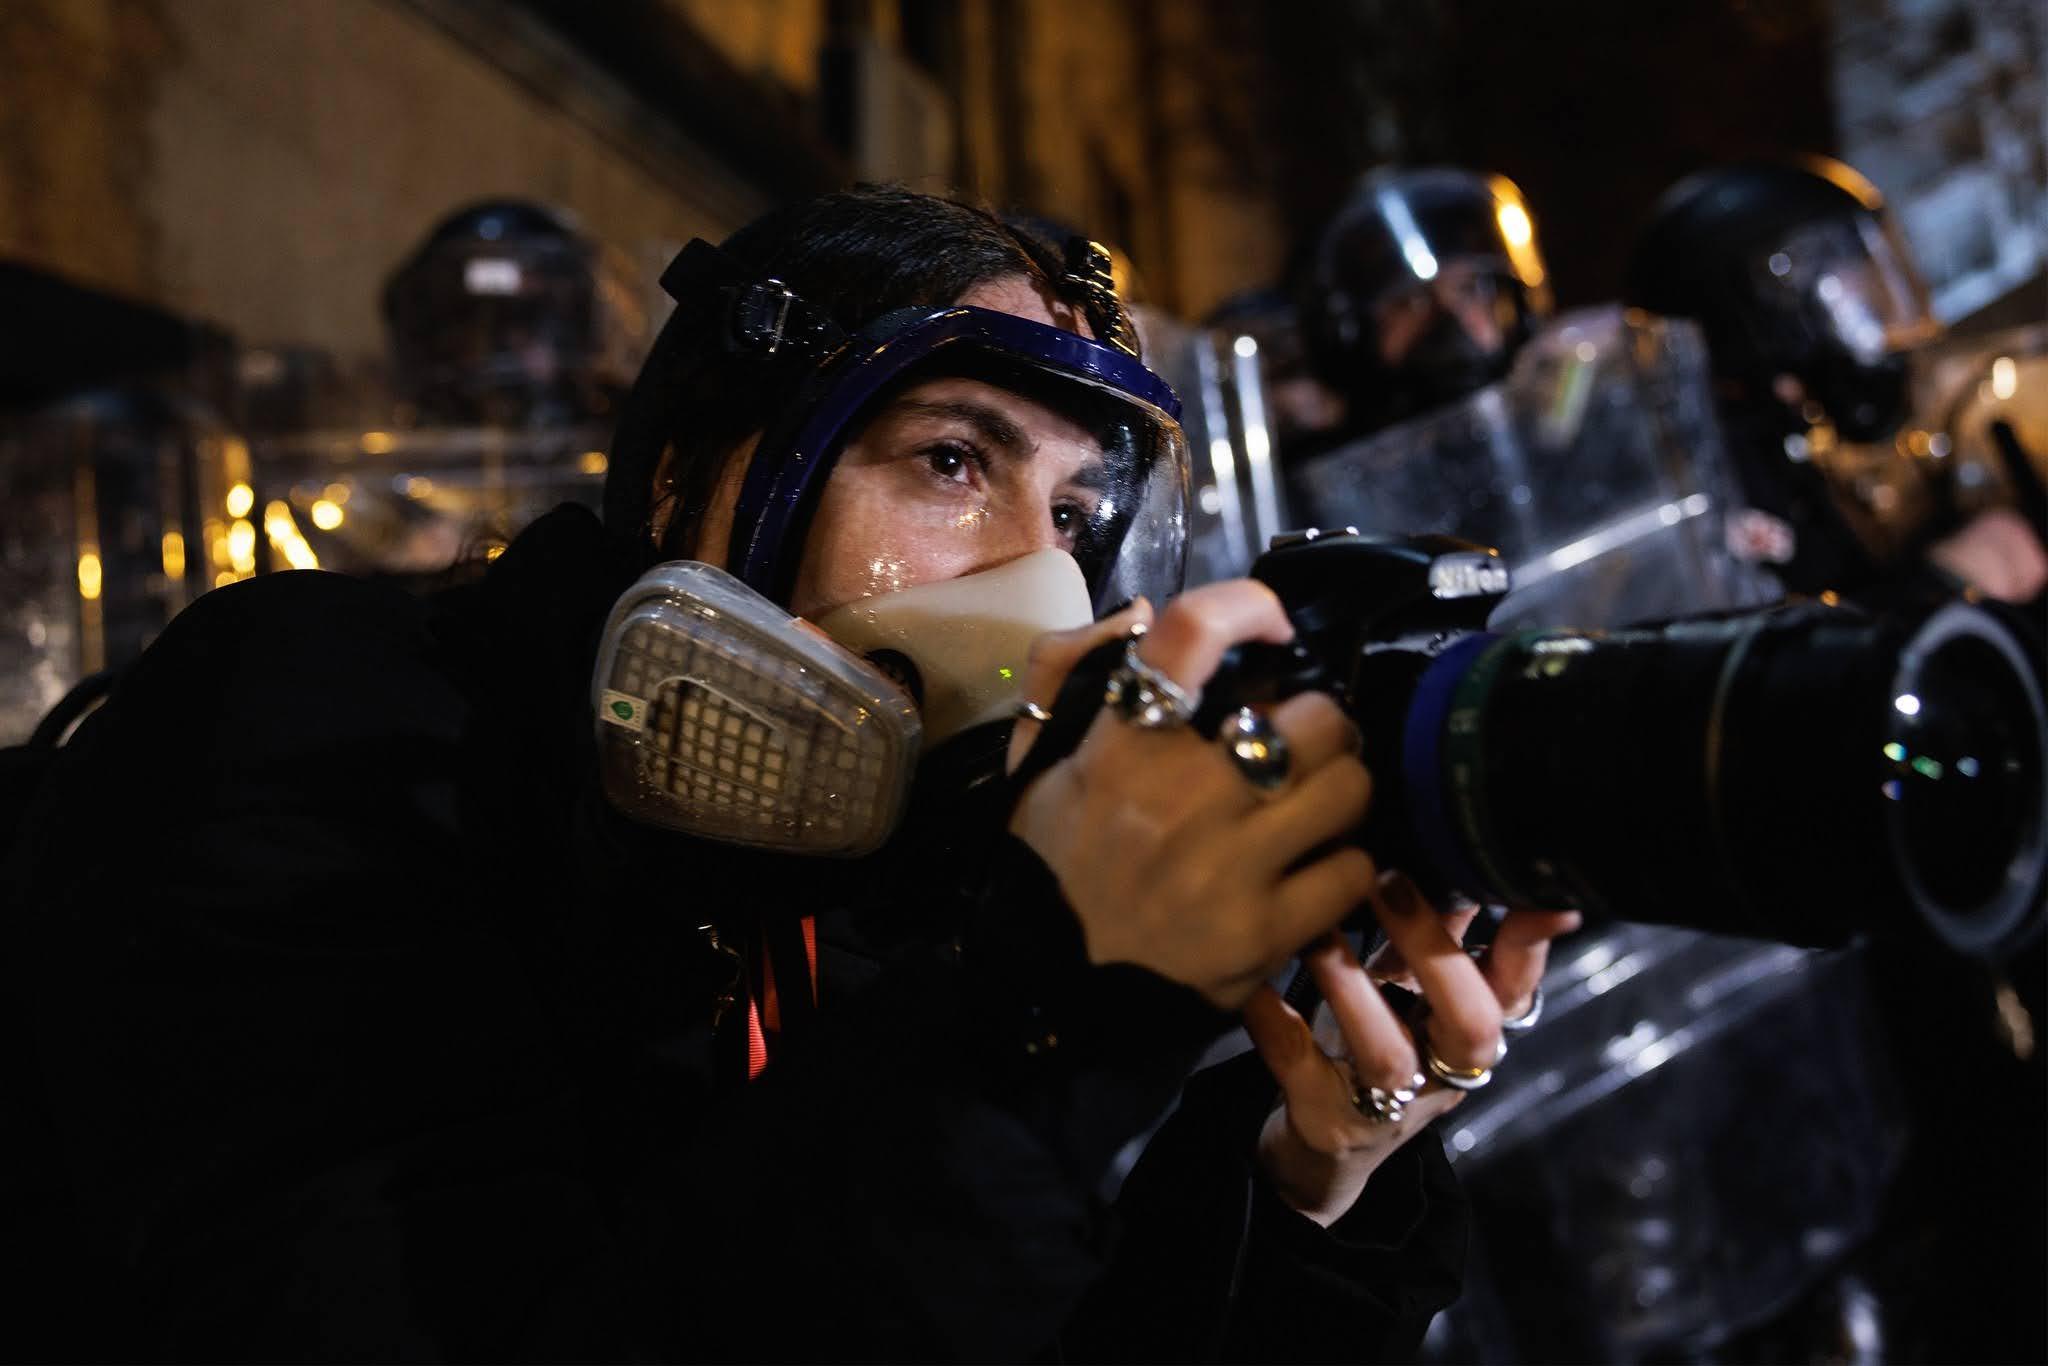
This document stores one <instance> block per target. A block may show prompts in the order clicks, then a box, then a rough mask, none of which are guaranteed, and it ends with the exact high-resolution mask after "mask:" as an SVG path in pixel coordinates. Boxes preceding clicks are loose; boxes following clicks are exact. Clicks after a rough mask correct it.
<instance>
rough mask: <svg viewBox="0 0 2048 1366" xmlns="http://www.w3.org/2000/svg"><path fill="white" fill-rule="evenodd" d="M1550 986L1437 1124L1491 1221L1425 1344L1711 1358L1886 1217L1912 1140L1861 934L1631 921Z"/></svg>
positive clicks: (1515, 1352)
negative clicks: (1801, 934) (1538, 1009)
mask: <svg viewBox="0 0 2048 1366" xmlns="http://www.w3.org/2000/svg"><path fill="white" fill-rule="evenodd" d="M1544 989H1545V992H1546V996H1547V999H1546V1002H1545V1007H1544V1015H1543V1018H1542V1020H1541V1021H1540V1022H1539V1024H1538V1025H1537V1027H1536V1028H1535V1029H1534V1030H1533V1031H1532V1032H1530V1033H1529V1034H1527V1035H1525V1036H1523V1037H1521V1038H1519V1039H1517V1040H1515V1041H1514V1043H1513V1045H1512V1047H1511V1048H1510V1051H1509V1052H1510V1055H1509V1058H1508V1059H1507V1061H1506V1062H1504V1063H1503V1065H1502V1066H1501V1067H1500V1068H1499V1069H1498V1071H1497V1072H1496V1074H1495V1079H1494V1082H1493V1084H1492V1085H1491V1086H1489V1087H1488V1088H1487V1089H1486V1090H1485V1091H1482V1092H1479V1093H1477V1094H1475V1095H1474V1096H1472V1097H1471V1098H1470V1099H1469V1100H1468V1101H1467V1102H1466V1103H1465V1104H1464V1105H1462V1106H1460V1107H1459V1108H1458V1109H1457V1111H1455V1112H1454V1113H1453V1114H1452V1115H1451V1116H1450V1117H1449V1118H1448V1119H1447V1120H1446V1121H1445V1122H1444V1123H1443V1125H1442V1126H1441V1133H1442V1136H1443V1140H1444V1148H1445V1151H1446V1152H1447V1153H1448V1154H1449V1156H1450V1158H1451V1160H1452V1162H1453V1163H1454V1164H1455V1165H1456V1167H1457V1170H1458V1176H1459V1181H1460V1183H1461V1184H1462V1185H1463V1186H1464V1187H1465V1189H1466V1190H1467V1192H1468V1194H1469V1195H1470V1196H1471V1198H1472V1201H1473V1206H1474V1211H1475V1223H1476V1228H1475V1232H1474V1240H1473V1257H1472V1264H1471V1268H1470V1273H1469V1277H1468V1284H1467V1292H1466V1296H1465V1298H1464V1299H1463V1300H1462V1301H1461V1302H1460V1303H1459V1304H1458V1305H1456V1306H1454V1307H1453V1308H1452V1309H1451V1310H1449V1311H1448V1312H1447V1313H1446V1314H1445V1315H1444V1316H1443V1318H1442V1320H1441V1321H1440V1323H1439V1324H1438V1325H1437V1327H1436V1329H1435V1330H1434V1332H1433V1334H1432V1339H1433V1340H1432V1343H1431V1350H1430V1352H1429V1353H1428V1354H1429V1355H1430V1356H1431V1357H1433V1358H1434V1359H1436V1360H1448V1361H1619V1362H1626V1361H1644V1360H1695V1359H1703V1358H1702V1354H1711V1353H1713V1352H1714V1351H1715V1349H1716V1348H1717V1347H1719V1346H1720V1345H1721V1344H1722V1343H1724V1342H1725V1341H1727V1340H1728V1339H1729V1338H1730V1337H1731V1336H1733V1335H1735V1334H1736V1333H1738V1332H1741V1331H1744V1330H1746V1329H1749V1328H1752V1327H1754V1326H1755V1325H1757V1324H1760V1323H1763V1322H1766V1321H1768V1320H1771V1319H1773V1318H1775V1317H1776V1316H1778V1315H1780V1314H1781V1313H1783V1312H1784V1311H1785V1310H1786V1308H1787V1306H1789V1305H1791V1304H1792V1303H1793V1302H1794V1301H1796V1300H1798V1299H1799V1298H1800V1297H1802V1296H1803V1295H1805V1294H1807V1293H1808V1292H1809V1291H1811V1290H1812V1289H1813V1288H1814V1287H1815V1286H1816V1285H1817V1284H1819V1283H1820V1282H1822V1281H1823V1280H1825V1279H1826V1278H1828V1277H1830V1276H1831V1275H1832V1274H1833V1273H1834V1272H1835V1271H1836V1269H1837V1268H1838V1267H1839V1266H1840V1265H1841V1263H1842V1262H1843V1260H1844V1258H1845V1257H1846V1256H1847V1255H1848V1254H1849V1253H1850V1252H1852V1251H1853V1250H1854V1249H1855V1247H1856V1246H1857V1245H1858V1243H1859V1242H1861V1241H1862V1240H1863V1239H1864V1238H1865V1237H1866V1236H1867V1235H1868V1234H1869V1233H1870V1231H1871V1230H1872V1228H1873V1227H1874V1226H1875V1224H1876V1223H1877V1220H1878V1218H1879V1215H1880V1213H1881V1211H1882V1209H1883V1207H1884V1205H1883V1201H1884V1196H1885V1194H1886V1191H1887V1189H1888V1188H1889V1185H1890V1182H1891V1179H1892V1176H1893V1173H1894V1171H1895V1169H1896V1167H1897V1165H1898V1162H1899V1160H1900V1157H1901V1152H1902V1146H1903V1141H1904V1137H1903V1124H1902V1120H1901V1117H1900V1116H1901V1109H1900V1104H1899V1096H1898V1093H1897V1083H1896V1081H1895V1079H1894V1078H1893V1076H1892V1074H1891V1071H1890V1067H1889V1064H1888V1063H1887V1061H1886V1058H1885V1053H1884V1046H1883V1044H1882V1041H1881V1039H1880V1037H1879V1033H1878V1030H1877V1028H1876V1025H1875V1015H1874V1013H1873V1009H1872V1005H1871V1001H1870V994H1869V987H1868V985H1867V982H1866V980H1865V974H1864V969H1863V964H1862V960H1861V957H1860V954H1859V953H1858V952H1857V951H1853V950H1851V951H1843V952H1835V953H1815V952H1812V951H1810V950H1804V949H1796V948H1790V947H1787V946H1785V945H1779V944H1763V943H1757V942H1754V941H1749V940H1740V939H1726V938H1720V937H1716V936H1710V935H1701V934H1693V933H1689V932H1685V931H1679V930H1669V929H1663V928H1659V927H1651V926H1639V925H1626V926H1615V927H1609V928H1607V929H1605V930H1602V931H1598V932H1595V933H1592V934H1588V935H1584V936H1581V937H1579V938H1577V939H1575V940H1573V941H1570V942H1569V943H1567V944H1565V945H1561V946H1560V947H1559V950H1558V953H1557V955H1556V960H1555V962H1554V963H1553V965H1552V968H1551V970H1550V972H1549V973H1548V974H1547V976H1546V978H1545V982H1544ZM1704 1359H1712V1358H1711V1355H1707V1356H1706V1357H1705V1358H1704Z"/></svg>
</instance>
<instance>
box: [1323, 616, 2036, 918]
mask: <svg viewBox="0 0 2048 1366" xmlns="http://www.w3.org/2000/svg"><path fill="white" fill-rule="evenodd" d="M1402 693H1403V701H1404V706H1403V716H1404V721H1405V728H1404V732H1403V733H1404V742H1403V748H1402V751H1401V754H1400V756H1399V758H1400V766H1399V772H1400V775H1401V781H1400V784H1399V789H1398V790H1399V792H1400V800H1401V801H1402V803H1403V804H1404V807H1405V814H1406V817H1407V820H1406V826H1407V829H1406V831H1405V832H1404V833H1405V835H1406V838H1405V840H1404V841H1403V844H1404V847H1403V848H1401V849H1400V850H1399V851H1398V855H1397V857H1398V856H1406V857H1410V858H1412V859H1414V860H1415V861H1416V862H1419V863H1422V864H1425V865H1427V866H1428V868H1429V870H1430V873H1431V875H1433V878H1434V880H1435V881H1436V882H1437V883H1438V884H1439V885H1447V886H1452V887H1458V888H1460V889H1462V890H1465V891H1468V892H1471V893H1472V894H1474V895H1478V896H1482V897H1486V898H1490V899H1498V900H1504V901H1508V902H1510V903H1520V904H1535V905H1551V906H1563V905H1575V906H1580V907H1584V908H1586V909H1588V910H1591V911H1594V912H1596V913H1600V914H1606V915H1611V916H1613V917H1616V918H1620V919H1629V920H1646V921H1654V922H1661V923H1665V924H1675V925H1682V926H1687V927H1690V928H1694V929H1700V930H1706V931H1709V932H1723V933H1733V934H1745V935H1753V936H1757V937H1761V938H1770V939H1779V940H1784V941H1787V942H1792V943H1805V944H1833V943H1840V942H1843V941H1845V940H1847V939H1849V938H1851V937H1853V936H1856V935H1858V934H1862V933H1866V932H1874V933H1896V932H1901V931H1908V930H1910V931H1913V932H1918V933H1927V932H1931V933H1932V934H1933V935H1934V936H1935V937H1937V938H1938V939H1940V940H1941V941H1942V942H1944V943H1946V944H1947V945H1948V946H1950V947H1951V948H1953V949H1956V950H1958V951H1961V952H1968V953H1986V952H1992V951H1995V950H1996V949H1997V948H1998V947H1999V946H2000V945H2002V944H2005V943H2007V942H2009V941H2010V940H2011V939H2012V937H2013V936H2014V935H2015V934H2016V933H2017V932H2018V930H2019V928H2020V927H2021V925H2022V924H2023V923H2024V922H2025V921H2026V919H2027V918H2028V916H2029V914H2030V913H2032V912H2034V911H2037V910H2038V902H2039V899H2040V890H2041V888H2040V884H2041V880H2042V869H2043V864H2044V860H2048V821H2044V811H2043V805H2044V800H2043V791H2042V782H2043V773H2044V744H2048V740H2044V731H2048V724H2044V718H2043V710H2042V702H2041V694H2040V689H2039V687H2038V686H2037V685H2036V683H2035V681H2034V677H2033V674H2032V671H2031V669H2030V667H2029V666H2028V663H2027V660H2026V658H2025V656H2024V654H2023V653H2022V652H2021V649H2020V647H2019V646H2018V645H2017V644H2016V643H2015V641H2014V640H2013V637H2012V636H2011V634H2010V633H2009V632H2008V631H2007V630H2006V629H2005V628H2004V627H2003V626H2001V625H1999V624H1998V623H1997V622H1996V621H1994V620H1993V619H1992V618H1991V617H1989V616H1988V615H1986V614H1985V613H1983V612H1981V611H1979V610H1978V609H1976V608H1973V607H1969V606H1966V605H1963V604H1956V605H1954V606H1950V607H1945V608H1943V609H1941V611H1939V612H1937V613H1936V614H1934V615H1933V616H1932V617H1930V618H1928V619H1927V620H1926V621H1924V622H1922V623H1920V624H1919V625H1918V626H1917V627H1916V626H1914V625H1912V624H1911V623H1901V622H1898V621H1895V620H1891V619H1885V618H1876V617H1871V616H1868V615H1865V614H1864V613H1862V612H1860V611H1856V610H1854V609H1850V608H1843V607H1828V606H1823V605H1822V604H1819V603H1802V604H1797V605H1793V606H1788V607H1782V608H1777V609H1773V610H1770V611H1766V612H1762V613H1756V614H1747V615H1739V616H1729V617H1718V618H1708V619H1701V620H1689V621H1679V622H1674V623H1671V624H1669V625H1665V626H1662V627H1656V628H1644V629H1635V630H1627V631H1618V632H1613V633H1609V634H1604V635H1593V634H1581V633H1576V632H1563V631H1557V632H1526V633H1523V634H1521V635H1517V636H1510V637H1475V636H1468V637H1465V638H1463V639H1461V640H1458V641H1456V642H1454V643H1453V644H1452V645H1451V646H1450V647H1449V648H1447V649H1444V650H1443V651H1442V652H1441V653H1439V654H1438V655H1437V656H1436V657H1435V659H1434V661H1433V662H1432V663H1430V664H1429V665H1428V666H1427V667H1426V668H1424V669H1423V670H1422V671H1421V672H1420V673H1419V675H1417V676H1416V677H1415V680H1414V683H1413V686H1412V687H1410V688H1407V689H1404V690H1402ZM1378 695H1379V697H1381V698H1382V699H1384V698H1385V697H1386V696H1387V694H1386V692H1385V691H1380V692H1379V693H1378ZM1360 710H1361V713H1362V715H1361V720H1362V722H1363V723H1364V724H1365V725H1366V727H1367V734H1368V735H1370V734H1371V733H1372V732H1371V726H1372V725H1373V724H1375V723H1376V722H1377V723H1381V724H1384V718H1376V717H1374V716H1373V715H1372V714H1371V712H1372V709H1371V708H1370V707H1369V706H1368V707H1363V708H1361V709H1360ZM1379 825H1380V829H1381V830H1382V831H1384V830H1386V829H1387V825H1388V822H1386V821H1385V820H1381V821H1380V823H1379ZM1376 852H1380V851H1378V850H1376ZM1382 857H1385V855H1384V854H1382ZM1389 861H1393V860H1389Z"/></svg>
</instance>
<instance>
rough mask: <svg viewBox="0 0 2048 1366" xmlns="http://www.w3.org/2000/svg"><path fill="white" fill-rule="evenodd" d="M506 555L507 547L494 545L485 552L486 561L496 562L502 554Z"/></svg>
mask: <svg viewBox="0 0 2048 1366" xmlns="http://www.w3.org/2000/svg"><path fill="white" fill-rule="evenodd" d="M504 553H505V547H504V546H502V545H494V546H491V547H489V548H488V549H486V550H485V551H484V558H485V559H486V560H495V559H497V558H498V557H499V556H500V555H502V554H504Z"/></svg>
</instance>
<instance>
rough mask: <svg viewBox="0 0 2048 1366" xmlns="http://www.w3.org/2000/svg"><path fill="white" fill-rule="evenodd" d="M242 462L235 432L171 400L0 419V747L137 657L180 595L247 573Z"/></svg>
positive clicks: (83, 404)
mask: <svg viewBox="0 0 2048 1366" xmlns="http://www.w3.org/2000/svg"><path fill="white" fill-rule="evenodd" d="M249 463H250V462H249V449H248V446H247V445H246V444H245V443H244V442H243V440H242V439H241V437H240V435H239V434H238V433H236V432H234V431H233V430H232V429H230V428H229V427H228V426H227V425H226V424H225V423H223V422H222V421H221V419H220V418H219V417H218V416H217V415H215V414H214V413H213V412H212V411H211V410H209V409H208V408H206V407H205V406H204V405H202V404H200V403H198V402H197V401H196V400H194V399H192V398H191V397H190V396H189V395H186V394H183V393H180V392H178V391H177V390H175V389H172V388H168V387H165V388H159V387H154V386H149V385H142V384H136V385H129V386H125V387H121V388H112V389H103V390H97V391H94V392H91V393H86V394H81V395H76V396H74V397H72V398H69V399H65V400H63V401H61V402H59V403H56V404H54V405H51V406H50V407H47V408H44V409H41V410H39V411H36V412H33V413H29V414H24V415H20V416H16V417H11V418H9V419H7V420H6V421H5V422H0V489H5V490H6V497H5V498H4V499H0V744H15V743H19V742H21V741H24V740H26V739H27V738H28V737H29V736H30V734H31V733H32V732H34V730H35V729H36V726H37V723H38V722H39V721H41V720H42V719H43V717H44V716H45V714H46V713H48V712H49V710H50V708H51V707H52V706H54V705H55V704H56V703H57V701H58V700H59V699H60V698H62V697H63V696H64V695H65V694H66V693H67V692H69V691H70V690H71V688H72V687H73V685H75V684H77V683H79V682H80V681H81V680H82V679H84V678H85V677H86V676H87V675H90V674H95V673H98V672H100V671H101V670H105V669H115V668H119V667H121V666H122V665H125V664H127V663H129V662H130V661H131V660H133V659H134V658H135V657H136V656H137V655H139V654H141V653H142V651H143V649H144V648H145V647H146V646H147V645H148V644H149V642H150V641H151V640H153V639H155V638H156V635H157V633H158V632H159V631H161V630H163V628H164V626H165V625H166V624H167V623H168V622H169V621H170V619H171V618H172V617H173V616H175V615H177V613H178V612H179V611H181V610H182V609H183V608H184V606H185V605H186V604H187V603H188V602H190V601H191V600H192V599H193V598H195V597H197V596H198V595H199V594H201V593H203V592H205V591H206V590H207V589H209V588H211V587H213V586H214V585H215V584H216V583H224V582H230V581H232V580H234V579H236V578H241V577H246V576H247V575H248V574H252V573H254V572H255V571H256V568H257V544H256V532H255V527H254V525H253V524H252V523H251V522H249V521H248V520H247V514H248V512H249V505H248V503H245V502H242V501H241V500H242V499H243V498H245V497H246V498H250V499H251V500H253V495H252V494H251V493H250V490H249V486H248V479H249V477H250V476H249ZM237 490H239V492H237ZM238 505H239V506H240V507H241V511H240V513H235V512H233V508H234V507H236V506H238Z"/></svg>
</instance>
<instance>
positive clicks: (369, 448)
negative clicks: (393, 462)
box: [362, 432, 398, 455]
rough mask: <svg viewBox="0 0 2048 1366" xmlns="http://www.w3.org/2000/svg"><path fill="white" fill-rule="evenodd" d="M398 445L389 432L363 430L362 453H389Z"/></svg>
mask: <svg viewBox="0 0 2048 1366" xmlns="http://www.w3.org/2000/svg"><path fill="white" fill-rule="evenodd" d="M397 445H398V440H397V438H395V437H393V436H392V435H391V433H389V432H364V433H363V440H362V447H363V454H364V455H389V454H391V451H392V448H393V447H395V446H397Z"/></svg>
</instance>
